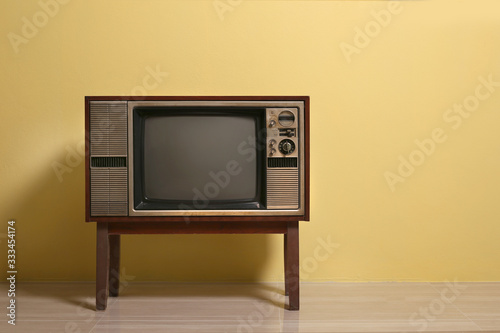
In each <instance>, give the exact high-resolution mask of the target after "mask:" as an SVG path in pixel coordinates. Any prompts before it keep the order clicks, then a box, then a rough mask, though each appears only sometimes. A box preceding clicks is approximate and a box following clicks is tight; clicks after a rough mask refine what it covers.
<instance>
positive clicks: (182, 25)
mask: <svg viewBox="0 0 500 333" xmlns="http://www.w3.org/2000/svg"><path fill="white" fill-rule="evenodd" d="M60 2H61V3H62V2H64V4H60V5H59V8H55V7H50V8H49V9H46V10H49V11H51V14H52V16H48V15H46V14H44V12H43V9H42V6H41V5H40V3H39V2H38V1H34V0H31V1H14V2H9V5H8V6H7V7H6V6H4V8H3V9H2V19H1V20H0V32H1V33H0V35H2V36H3V37H2V38H1V40H0V44H1V48H0V49H1V53H0V64H1V65H0V66H1V73H2V74H1V76H0V91H1V96H2V98H1V101H0V108H1V120H0V142H1V144H0V147H1V148H0V156H1V157H0V158H1V160H0V161H1V163H0V168H1V172H0V184H1V192H0V202H1V205H0V232H1V233H3V234H0V241H1V244H0V258H1V260H0V272H1V273H0V274H5V272H6V266H5V265H6V252H7V246H6V237H5V232H6V229H7V220H8V219H15V220H16V221H17V223H16V227H17V262H18V267H17V268H18V271H19V273H18V278H19V279H22V280H92V279H93V278H94V263H95V249H94V247H95V225H94V224H86V223H85V222H84V167H83V162H82V160H81V155H79V153H78V151H79V149H80V146H81V144H82V142H83V137H84V134H83V131H84V130H83V128H84V96H85V95H129V94H131V93H136V94H137V93H141V92H145V93H147V94H149V95H309V96H311V178H312V180H311V190H312V192H311V212H312V214H311V217H312V218H311V222H310V223H302V224H301V234H300V236H301V262H302V273H303V274H302V278H303V279H304V280H309V281H324V280H334V281H382V280H383V281H386V280H389V281H394V280H397V281H442V280H453V279H455V278H456V279H458V280H470V281H492V280H499V279H500V265H499V260H500V242H499V237H500V223H499V222H500V204H499V203H500V201H499V200H500V172H499V170H500V130H499V123H500V85H499V84H498V83H495V82H500V10H499V9H500V8H499V6H498V4H497V2H494V1H472V0H470V1H460V2H458V1H453V2H448V1H414V2H410V1H401V2H398V3H396V4H394V3H393V4H392V5H391V4H390V3H389V2H379V1H366V2H361V1H359V2H358V1H251V0H247V1H241V2H238V1H232V2H231V3H232V5H230V4H229V5H228V1H227V0H221V1H212V0H209V1H185V0H184V1H159V0H158V1H155V0H141V1H131V0H109V1H97V0H87V1H83V0H72V1H71V0H64V1H62V0H60ZM42 3H52V4H53V3H54V0H42ZM214 5H215V6H218V7H217V8H218V9H216V7H215V6H214ZM224 6H225V7H224ZM228 6H230V7H228ZM391 6H392V7H391ZM218 10H219V12H218ZM389 10H391V11H392V13H390V12H389ZM374 13H379V14H378V16H379V21H380V22H381V23H377V22H378V21H377V20H376V19H375V16H377V15H376V14H374ZM388 13H390V14H388ZM219 14H220V15H219ZM374 15H375V16H374ZM27 22H28V23H27ZM32 23H36V24H38V25H39V26H40V27H38V28H36V30H33V27H31V30H30V29H29V26H30V24H32ZM365 29H368V33H369V36H368V37H366V36H363V35H361V34H360V32H359V31H362V30H365ZM23 34H24V35H23ZM16 51H17V52H16ZM154 70H158V71H159V72H161V74H160V75H158V76H157V80H156V81H155V80H152V79H151V77H148V75H150V74H149V71H154ZM167 73H168V74H167ZM481 80H492V81H493V84H489V85H485V84H484V83H482V81H481ZM145 83H146V84H145ZM488 89H489V90H488ZM476 94H477V97H476ZM464 103H465V104H466V106H465V107H464V108H463V110H465V111H462V114H463V116H461V115H460V113H458V112H457V111H454V110H453V107H454V105H455V104H456V105H457V106H456V108H459V107H460V105H462V104H464ZM450 108H451V110H449V109H450ZM466 108H467V109H469V110H473V111H471V112H469V111H467V109H466ZM430 138H433V140H434V143H433V144H431V143H430V141H429V140H430ZM415 140H419V142H423V143H424V144H425V147H424V150H425V149H426V150H428V151H427V153H428V155H429V156H427V155H424V153H423V152H419V150H418V149H419V148H418V145H417V143H416V142H415ZM433 145H434V148H433V147H432V146H433ZM421 149H422V148H421ZM400 156H402V158H404V159H409V158H410V157H411V159H412V161H413V162H414V163H417V164H420V165H418V166H416V167H414V170H411V169H408V165H406V166H404V165H402V166H400V164H401V163H402V162H401V160H400ZM403 164H404V163H403ZM61 165H65V166H66V167H67V169H65V170H66V171H67V172H65V173H63V174H62V175H60V177H62V181H59V179H58V176H57V174H56V172H55V171H54V166H59V167H60V166H61ZM398 168H400V169H401V170H400V172H401V173H402V175H398ZM70 171H71V172H70ZM387 172H390V173H392V174H388V173H387ZM387 177H389V178H390V180H391V182H393V186H392V189H391V186H390V184H389V182H388V181H387ZM397 177H400V178H397ZM327 243H330V245H329V247H328V246H327V249H325V246H324V244H327ZM322 244H323V245H322ZM327 250H330V252H331V253H329V252H328V251H327ZM122 263H123V267H124V269H125V274H126V275H128V276H130V278H132V277H131V276H133V277H134V279H136V280H176V281H178V280H189V281H197V280H210V281H221V280H238V281H241V280H266V281H269V280H281V279H282V276H283V274H282V268H283V266H282V240H281V237H279V236H254V235H248V236H241V235H234V236H224V235H214V236H203V235H197V236H186V235H178V236H127V237H124V238H123V262H122Z"/></svg>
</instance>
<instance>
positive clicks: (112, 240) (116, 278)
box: [109, 235, 120, 297]
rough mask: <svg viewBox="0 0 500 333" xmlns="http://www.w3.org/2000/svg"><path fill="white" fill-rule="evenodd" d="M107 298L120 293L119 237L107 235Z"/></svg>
mask: <svg viewBox="0 0 500 333" xmlns="http://www.w3.org/2000/svg"><path fill="white" fill-rule="evenodd" d="M109 253H110V256H109V296H111V297H118V294H119V291H120V235H109Z"/></svg>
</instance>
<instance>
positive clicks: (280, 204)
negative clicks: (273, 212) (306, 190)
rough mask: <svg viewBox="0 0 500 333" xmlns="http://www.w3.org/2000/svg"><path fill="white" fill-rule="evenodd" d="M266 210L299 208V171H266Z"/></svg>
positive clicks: (292, 169)
mask: <svg viewBox="0 0 500 333" xmlns="http://www.w3.org/2000/svg"><path fill="white" fill-rule="evenodd" d="M267 208H268V209H297V208H299V169H298V168H269V169H267Z"/></svg>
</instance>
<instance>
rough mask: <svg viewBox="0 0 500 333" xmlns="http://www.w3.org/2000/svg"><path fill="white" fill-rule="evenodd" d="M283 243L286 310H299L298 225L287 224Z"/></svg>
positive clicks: (296, 222)
mask: <svg viewBox="0 0 500 333" xmlns="http://www.w3.org/2000/svg"><path fill="white" fill-rule="evenodd" d="M284 241H285V242H284V243H285V294H288V310H298V309H299V302H300V299H299V297H300V296H299V295H300V292H299V291H300V290H299V282H300V280H299V223H298V221H293V222H288V226H287V233H286V234H285V238H284Z"/></svg>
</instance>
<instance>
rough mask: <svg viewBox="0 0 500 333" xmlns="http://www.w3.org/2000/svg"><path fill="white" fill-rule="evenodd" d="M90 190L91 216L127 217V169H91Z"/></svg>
mask: <svg viewBox="0 0 500 333" xmlns="http://www.w3.org/2000/svg"><path fill="white" fill-rule="evenodd" d="M90 189H91V190H90V197H91V201H90V211H91V215H93V216H108V215H127V210H128V206H127V168H92V169H91V170H90Z"/></svg>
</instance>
